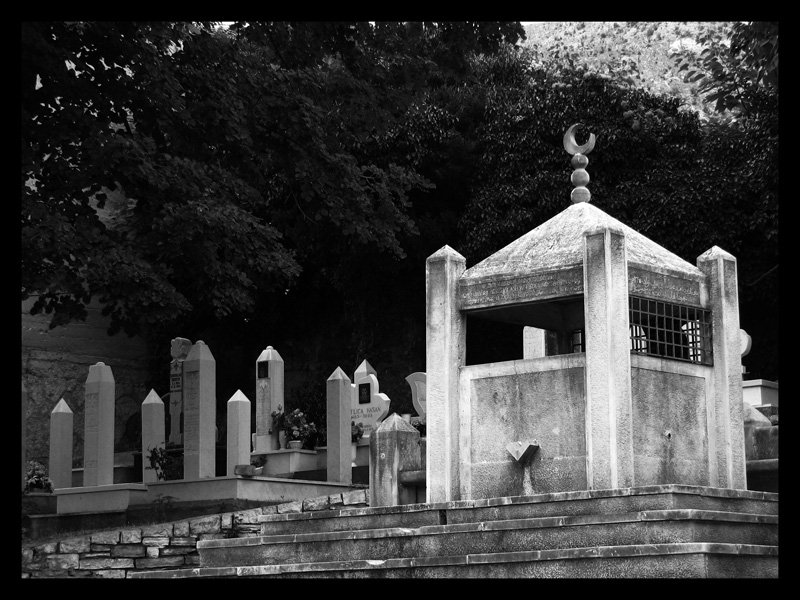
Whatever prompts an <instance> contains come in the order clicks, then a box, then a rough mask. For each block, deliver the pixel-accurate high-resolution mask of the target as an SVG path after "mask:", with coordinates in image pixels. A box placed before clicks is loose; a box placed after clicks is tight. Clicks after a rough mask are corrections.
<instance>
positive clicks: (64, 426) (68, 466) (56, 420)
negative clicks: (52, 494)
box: [48, 398, 73, 490]
mask: <svg viewBox="0 0 800 600" xmlns="http://www.w3.org/2000/svg"><path fill="white" fill-rule="evenodd" d="M72 423H73V415H72V411H71V410H70V408H69V406H68V405H67V403H66V401H65V400H64V399H63V398H62V399H61V400H59V401H58V404H56V407H55V408H54V409H53V412H51V413H50V467H49V469H48V472H49V477H50V481H52V482H53V489H55V490H57V489H61V488H68V487H72V436H73V429H72Z"/></svg>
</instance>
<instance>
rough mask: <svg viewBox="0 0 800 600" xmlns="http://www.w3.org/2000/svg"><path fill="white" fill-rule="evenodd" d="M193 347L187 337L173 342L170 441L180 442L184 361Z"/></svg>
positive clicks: (170, 380)
mask: <svg viewBox="0 0 800 600" xmlns="http://www.w3.org/2000/svg"><path fill="white" fill-rule="evenodd" d="M191 348H192V342H191V341H189V340H187V339H186V338H181V337H179V338H175V339H173V340H172V342H171V346H170V355H171V356H172V361H171V362H170V363H169V417H170V426H169V441H170V442H172V443H174V444H180V443H181V442H182V441H183V439H182V436H181V415H182V414H183V361H185V360H186V355H187V354H189V350H190V349H191Z"/></svg>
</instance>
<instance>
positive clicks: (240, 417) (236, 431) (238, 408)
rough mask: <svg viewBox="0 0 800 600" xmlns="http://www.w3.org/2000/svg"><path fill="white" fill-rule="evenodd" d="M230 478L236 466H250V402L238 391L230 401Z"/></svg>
mask: <svg viewBox="0 0 800 600" xmlns="http://www.w3.org/2000/svg"><path fill="white" fill-rule="evenodd" d="M227 437H228V444H227V451H228V452H227V470H226V473H227V474H228V477H232V476H233V475H234V469H235V468H236V465H249V464H250V400H249V399H248V398H247V396H245V395H244V394H243V393H242V390H236V393H235V394H234V395H233V396H231V398H230V400H228V436H227Z"/></svg>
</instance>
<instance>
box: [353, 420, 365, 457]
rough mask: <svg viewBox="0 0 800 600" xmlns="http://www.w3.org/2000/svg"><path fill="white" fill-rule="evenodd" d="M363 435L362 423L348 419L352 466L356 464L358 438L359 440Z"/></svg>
mask: <svg viewBox="0 0 800 600" xmlns="http://www.w3.org/2000/svg"><path fill="white" fill-rule="evenodd" d="M363 435H364V425H363V424H361V423H356V422H355V421H350V440H351V441H352V442H353V443H352V450H351V458H352V460H351V462H352V466H353V467H355V466H356V456H357V454H358V440H360V439H361V438H362V437H363Z"/></svg>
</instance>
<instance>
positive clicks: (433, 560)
mask: <svg viewBox="0 0 800 600" xmlns="http://www.w3.org/2000/svg"><path fill="white" fill-rule="evenodd" d="M687 554H698V555H727V556H752V557H759V556H760V557H774V558H777V557H778V547H777V546H759V545H752V544H725V543H708V542H687V543H672V544H642V545H631V546H599V547H585V548H565V549H555V550H526V551H519V552H498V553H494V554H465V555H457V556H435V557H422V558H391V559H386V560H351V561H340V562H335V561H334V562H320V563H289V564H282V565H261V566H248V567H206V568H199V569H183V570H174V571H153V572H139V573H136V572H131V573H129V574H128V577H129V578H132V579H187V578H195V577H209V578H219V577H248V576H269V575H281V574H284V573H286V574H288V573H298V574H299V573H313V572H325V571H331V572H333V571H339V572H343V571H367V570H383V569H411V568H415V567H447V566H467V565H491V564H507V563H524V562H537V561H564V560H566V561H569V560H585V559H598V560H603V559H624V558H641V557H660V556H675V555H687Z"/></svg>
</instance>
